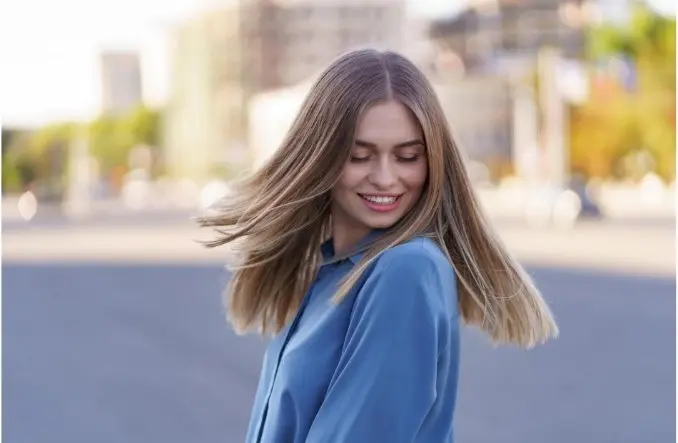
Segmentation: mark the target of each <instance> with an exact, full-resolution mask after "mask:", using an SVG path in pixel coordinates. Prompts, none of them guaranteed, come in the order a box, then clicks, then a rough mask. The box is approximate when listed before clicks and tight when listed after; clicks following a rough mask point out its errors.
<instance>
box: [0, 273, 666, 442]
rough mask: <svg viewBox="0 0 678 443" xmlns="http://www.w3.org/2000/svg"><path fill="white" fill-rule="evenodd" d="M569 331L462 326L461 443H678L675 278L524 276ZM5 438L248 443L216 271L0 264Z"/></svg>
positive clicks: (247, 359) (255, 347) (248, 355)
mask: <svg viewBox="0 0 678 443" xmlns="http://www.w3.org/2000/svg"><path fill="white" fill-rule="evenodd" d="M530 272H532V273H533V275H534V276H535V279H536V281H537V284H538V285H539V286H540V287H541V288H542V290H543V292H544V294H545V296H546V298H547V300H548V301H549V303H550V304H551V306H552V308H553V309H554V311H555V313H556V315H557V317H558V320H559V323H560V327H561V330H562V336H561V338H559V339H558V340H556V341H554V342H552V343H550V344H549V345H547V346H544V347H542V348H538V349H536V350H533V351H529V352H527V351H520V350H515V349H511V348H500V349H494V348H493V347H492V346H491V345H490V344H488V343H487V341H486V340H485V339H484V338H483V337H481V336H480V335H479V333H478V332H476V331H475V330H472V329H465V330H464V332H463V342H462V344H463V348H462V372H461V380H460V392H459V401H458V409H457V413H456V436H457V442H459V443H475V442H483V443H492V442H501V443H572V442H580V443H587V442H591V443H607V442H609V443H626V442H628V443H638V442H643V443H663V442H671V441H675V417H676V410H675V402H674V400H675V392H676V391H675V389H676V385H675V362H676V359H675V351H676V347H675V337H676V336H675V313H676V310H675V289H676V288H675V278H660V277H654V278H650V277H639V276H635V277H630V276H624V275H621V274H619V273H616V274H604V273H601V272H597V273H587V272H582V271H571V270H565V269H556V268H539V269H536V268H531V269H530ZM2 277H3V279H2V283H3V287H2V289H3V310H4V315H3V323H4V325H3V331H2V332H3V343H2V344H3V349H4V353H3V360H4V361H3V376H4V377H3V398H2V400H3V406H4V407H3V410H2V414H3V415H2V419H3V435H2V436H3V440H4V441H5V442H8V443H35V442H41V443H51V442H55V443H57V442H58V443H61V442H69V443H78V442H83V443H91V442H98V443H106V442H112V443H113V442H115V443H119V442H126V443H136V442H139V443H141V442H143V443H149V442H162V443H171V442H177V443H179V442H180V443H186V442H191V443H201V442H205V443H207V442H228V443H231V442H233V443H235V442H241V441H243V438H244V433H245V429H246V426H247V422H248V418H249V413H250V408H251V404H252V398H253V395H254V391H255V388H256V383H257V378H258V373H259V367H260V363H261V358H262V353H263V349H264V342H263V340H261V339H258V338H255V337H244V338H243V337H237V336H235V335H234V334H233V333H232V332H231V331H230V329H229V328H228V326H227V324H226V323H225V321H224V315H223V309H222V307H221V303H220V299H219V293H220V292H221V289H222V287H223V285H224V284H225V282H226V281H227V278H228V276H227V275H226V274H225V272H224V271H223V270H222V269H221V267H220V266H218V265H172V266H169V265H153V264H147V265H141V264H134V265H132V264H130V265H124V264H96V263H87V264H85V263H83V264H68V265H50V264H42V265H41V264H21V265H19V264H11V263H7V262H5V263H4V266H3V275H2Z"/></svg>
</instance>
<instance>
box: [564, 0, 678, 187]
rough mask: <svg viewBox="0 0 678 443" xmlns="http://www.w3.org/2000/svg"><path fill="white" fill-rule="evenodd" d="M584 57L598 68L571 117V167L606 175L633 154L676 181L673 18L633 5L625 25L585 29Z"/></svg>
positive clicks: (674, 41)
mask: <svg viewBox="0 0 678 443" xmlns="http://www.w3.org/2000/svg"><path fill="white" fill-rule="evenodd" d="M588 57H589V61H591V62H593V63H596V64H602V65H603V68H602V69H601V70H600V71H602V72H596V73H594V81H593V86H594V88H593V93H592V96H591V99H590V100H589V102H588V103H586V104H584V105H583V106H581V107H578V108H575V109H574V110H573V112H572V118H571V124H572V131H573V132H572V157H571V159H572V165H573V167H577V168H578V170H582V171H585V173H587V174H588V175H590V176H596V177H600V176H608V175H609V174H614V173H615V171H617V172H618V173H621V172H620V171H623V168H619V167H618V166H619V164H620V162H623V161H624V159H625V158H627V157H628V156H629V155H630V154H637V153H640V152H649V153H650V155H651V156H652V159H653V163H654V166H655V168H656V171H657V172H658V173H659V174H660V175H661V176H662V177H664V178H665V179H673V178H675V173H676V171H675V155H676V130H675V109H676V82H675V78H676V21H675V18H669V17H664V16H661V15H657V14H656V13H654V12H653V11H652V10H651V9H649V8H648V7H647V6H645V5H643V4H636V5H634V9H633V13H632V15H631V19H630V20H629V22H628V23H627V24H626V25H624V26H618V25H612V24H605V25H601V26H598V27H594V28H592V29H591V30H590V33H589V39H588ZM597 71H598V70H597Z"/></svg>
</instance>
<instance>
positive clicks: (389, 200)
mask: <svg viewBox="0 0 678 443" xmlns="http://www.w3.org/2000/svg"><path fill="white" fill-rule="evenodd" d="M361 197H362V198H364V199H365V200H367V201H369V202H371V203H375V204H377V205H392V204H393V203H395V202H396V200H398V197H375V196H371V195H361Z"/></svg>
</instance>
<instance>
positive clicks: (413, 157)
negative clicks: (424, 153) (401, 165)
mask: <svg viewBox="0 0 678 443" xmlns="http://www.w3.org/2000/svg"><path fill="white" fill-rule="evenodd" d="M420 158H421V155H419V154H415V155H400V156H398V157H397V159H398V161H401V162H405V163H407V162H416V161H417V160H419V159H420Z"/></svg>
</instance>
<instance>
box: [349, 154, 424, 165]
mask: <svg viewBox="0 0 678 443" xmlns="http://www.w3.org/2000/svg"><path fill="white" fill-rule="evenodd" d="M371 158H372V156H371V155H352V156H351V162H352V163H364V162H367V161H369V160H370V159H371ZM420 158H421V154H412V155H397V156H396V157H395V159H396V160H397V161H399V162H404V163H408V162H416V161H417V160H419V159H420Z"/></svg>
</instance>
